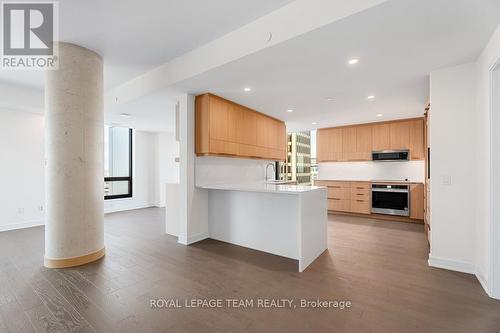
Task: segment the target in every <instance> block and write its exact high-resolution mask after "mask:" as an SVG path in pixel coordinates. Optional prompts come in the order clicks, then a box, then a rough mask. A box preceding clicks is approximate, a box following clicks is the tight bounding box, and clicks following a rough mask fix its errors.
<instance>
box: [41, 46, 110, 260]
mask: <svg viewBox="0 0 500 333" xmlns="http://www.w3.org/2000/svg"><path fill="white" fill-rule="evenodd" d="M45 79H46V80H45V124H46V125H45V126H46V131H45V137H46V138H45V156H46V171H45V184H46V185H45V188H46V193H45V198H46V199H45V200H46V225H45V266H46V267H49V268H62V267H71V266H77V265H83V264H86V263H89V262H92V261H95V260H97V259H99V258H101V257H103V256H104V252H105V250H104V228H103V220H104V214H103V205H104V189H103V183H104V166H103V163H104V162H103V158H104V157H103V149H104V147H103V145H104V142H103V139H104V138H103V136H104V111H103V65H102V59H101V57H100V56H99V55H98V54H97V53H95V52H93V51H91V50H88V49H85V48H83V47H80V46H77V45H73V44H69V43H59V70H49V71H47V72H46V77H45Z"/></svg>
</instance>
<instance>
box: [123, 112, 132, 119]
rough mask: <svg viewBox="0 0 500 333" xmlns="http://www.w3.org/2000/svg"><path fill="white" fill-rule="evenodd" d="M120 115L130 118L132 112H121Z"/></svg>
mask: <svg viewBox="0 0 500 333" xmlns="http://www.w3.org/2000/svg"><path fill="white" fill-rule="evenodd" d="M120 117H123V118H130V117H132V115H130V113H120Z"/></svg>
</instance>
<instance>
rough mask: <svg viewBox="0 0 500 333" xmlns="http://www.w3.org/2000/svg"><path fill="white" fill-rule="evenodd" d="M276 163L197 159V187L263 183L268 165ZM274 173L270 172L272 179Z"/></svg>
mask: <svg viewBox="0 0 500 333" xmlns="http://www.w3.org/2000/svg"><path fill="white" fill-rule="evenodd" d="M270 162H272V163H274V161H264V160H252V159H240V158H226V157H209V156H206V157H197V158H196V164H195V173H196V186H203V185H207V184H227V183H251V182H263V181H264V180H265V177H266V165H267V164H268V163H270ZM271 173H272V171H271V168H270V170H269V176H270V177H271V176H272V175H271Z"/></svg>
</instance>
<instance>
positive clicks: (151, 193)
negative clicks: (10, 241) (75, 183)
mask: <svg viewBox="0 0 500 333" xmlns="http://www.w3.org/2000/svg"><path fill="white" fill-rule="evenodd" d="M0 135H1V136H0V159H1V161H2V164H0V183H1V184H2V191H0V231H4V230H11V229H19V228H23V227H29V226H33V225H42V224H43V223H44V218H45V217H44V204H45V198H44V194H45V184H44V179H45V174H44V164H45V162H44V117H43V115H41V114H38V113H30V112H25V111H19V110H7V109H2V108H0ZM133 141H134V162H133V176H134V177H133V197H132V198H125V199H115V200H106V201H105V203H104V211H105V212H106V213H109V212H115V211H121V210H129V209H136V208H143V207H151V206H158V205H162V206H164V201H165V199H164V195H165V186H164V184H165V183H166V182H178V179H179V166H178V163H175V162H173V161H174V155H177V154H178V143H177V142H175V137H174V135H173V134H169V133H153V132H144V131H135V135H134V140H133ZM160 188H161V190H160ZM160 195H161V197H160Z"/></svg>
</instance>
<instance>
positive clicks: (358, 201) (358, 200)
mask: <svg viewBox="0 0 500 333" xmlns="http://www.w3.org/2000/svg"><path fill="white" fill-rule="evenodd" d="M356 201H357V202H365V201H364V200H356Z"/></svg>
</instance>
